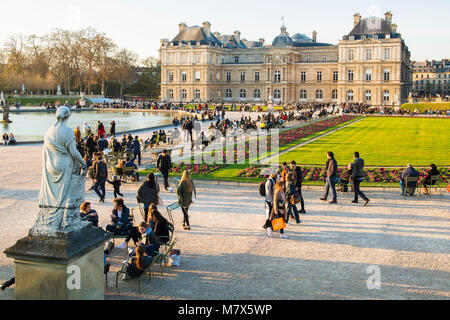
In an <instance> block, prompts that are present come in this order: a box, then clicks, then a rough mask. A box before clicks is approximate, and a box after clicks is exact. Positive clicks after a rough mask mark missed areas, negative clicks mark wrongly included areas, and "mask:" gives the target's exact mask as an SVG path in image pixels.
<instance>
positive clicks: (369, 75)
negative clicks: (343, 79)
mask: <svg viewBox="0 0 450 320" xmlns="http://www.w3.org/2000/svg"><path fill="white" fill-rule="evenodd" d="M366 81H368V82H370V81H372V70H366Z"/></svg>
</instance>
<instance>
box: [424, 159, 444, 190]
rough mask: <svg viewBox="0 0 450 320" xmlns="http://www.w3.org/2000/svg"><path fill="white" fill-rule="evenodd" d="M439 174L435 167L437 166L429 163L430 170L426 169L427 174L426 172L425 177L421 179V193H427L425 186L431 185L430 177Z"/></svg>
mask: <svg viewBox="0 0 450 320" xmlns="http://www.w3.org/2000/svg"><path fill="white" fill-rule="evenodd" d="M439 175H440V172H439V170H438V169H437V167H436V165H435V164H433V163H432V164H430V170H429V171H428V174H427V176H426V177H425V178H423V180H422V185H423V191H424V192H423V194H424V195H427V194H428V188H427V186H430V185H432V181H431V177H432V176H439Z"/></svg>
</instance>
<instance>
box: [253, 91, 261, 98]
mask: <svg viewBox="0 0 450 320" xmlns="http://www.w3.org/2000/svg"><path fill="white" fill-rule="evenodd" d="M253 98H255V99H260V98H261V91H260V90H259V89H255V90H254V91H253Z"/></svg>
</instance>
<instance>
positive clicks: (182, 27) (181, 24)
mask: <svg viewBox="0 0 450 320" xmlns="http://www.w3.org/2000/svg"><path fill="white" fill-rule="evenodd" d="M185 28H187V25H186V23H184V22H182V23H180V24H179V25H178V29H179V32H181V31H183V30H184V29H185Z"/></svg>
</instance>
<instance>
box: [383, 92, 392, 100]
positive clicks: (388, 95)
mask: <svg viewBox="0 0 450 320" xmlns="http://www.w3.org/2000/svg"><path fill="white" fill-rule="evenodd" d="M390 96H391V94H390V92H389V90H384V94H383V100H384V101H389V99H390Z"/></svg>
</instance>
